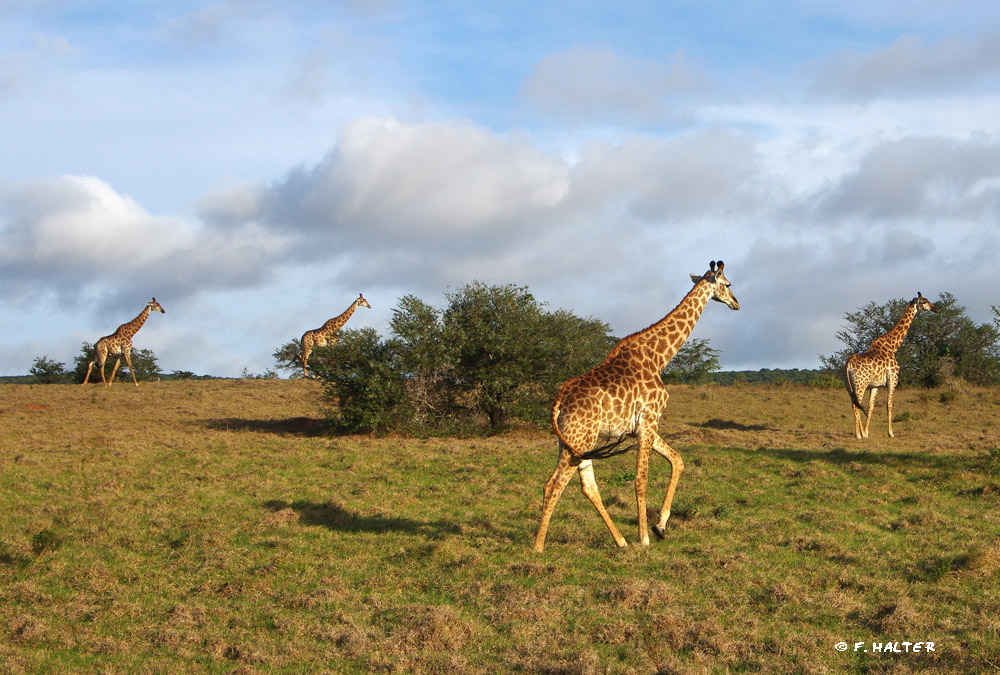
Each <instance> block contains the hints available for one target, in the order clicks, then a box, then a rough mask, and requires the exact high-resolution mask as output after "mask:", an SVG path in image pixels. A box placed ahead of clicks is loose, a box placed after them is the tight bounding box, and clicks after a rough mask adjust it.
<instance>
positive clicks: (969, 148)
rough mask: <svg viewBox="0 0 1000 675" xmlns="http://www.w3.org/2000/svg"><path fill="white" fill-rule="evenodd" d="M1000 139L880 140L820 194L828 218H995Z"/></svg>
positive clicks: (822, 210)
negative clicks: (846, 172)
mask: <svg viewBox="0 0 1000 675" xmlns="http://www.w3.org/2000/svg"><path fill="white" fill-rule="evenodd" d="M998 178H1000V142H998V141H997V140H995V139H990V138H974V139H971V140H956V139H950V138H926V137H910V138H904V139H900V140H897V141H891V142H886V143H882V144H879V145H876V146H875V147H873V148H872V149H871V150H869V151H868V152H867V153H866V155H865V156H864V157H862V158H861V159H860V160H859V162H858V165H857V169H855V170H854V171H852V172H850V173H848V174H847V175H845V176H844V177H843V178H842V179H841V180H840V181H839V182H838V183H837V184H836V185H834V186H832V187H831V188H830V189H829V191H828V192H827V193H826V194H824V195H820V201H819V213H821V214H822V215H823V216H824V217H834V218H841V217H850V216H862V217H866V218H875V219H888V220H898V219H904V218H918V219H921V220H926V219H935V218H943V217H962V218H974V219H980V218H988V219H992V218H995V216H996V213H997V207H998V205H1000V183H998V181H997V179H998Z"/></svg>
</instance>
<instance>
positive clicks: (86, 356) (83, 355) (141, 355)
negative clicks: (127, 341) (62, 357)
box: [73, 342, 160, 382]
mask: <svg viewBox="0 0 1000 675" xmlns="http://www.w3.org/2000/svg"><path fill="white" fill-rule="evenodd" d="M94 357H95V349H94V345H92V344H91V343H89V342H84V343H83V345H82V346H81V347H80V353H79V354H77V355H76V356H75V357H74V363H75V367H74V368H73V379H74V380H75V381H76V382H83V380H84V378H85V377H87V367H88V366H89V365H90V362H91V361H93V360H94ZM119 358H121V365H120V366H119V367H118V373H117V374H116V375H115V379H116V380H117V379H119V378H129V379H131V377H132V376H131V375H129V372H128V364H127V363H126V361H125V356H124V355H121V356H120V355H118V354H108V356H107V361H105V363H104V376H105V377H106V378H108V379H111V371H112V370H113V369H114V367H115V363H117V361H118V359H119ZM131 358H132V369H133V370H134V371H135V378H136V379H137V380H152V379H153V378H155V377H157V376H158V375H159V374H160V366H159V365H158V364H157V363H156V354H154V353H153V350H151V349H133V350H132V354H131ZM97 370H98V368H97V364H96V363H95V364H94V371H95V372H92V373H91V374H90V381H91V382H94V375H95V374H96V375H97V381H100V378H101V374H100V373H99V372H96V371H97Z"/></svg>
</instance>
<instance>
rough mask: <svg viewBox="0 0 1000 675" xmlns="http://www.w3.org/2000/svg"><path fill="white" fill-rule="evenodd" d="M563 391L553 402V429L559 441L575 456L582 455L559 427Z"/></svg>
mask: <svg viewBox="0 0 1000 675" xmlns="http://www.w3.org/2000/svg"><path fill="white" fill-rule="evenodd" d="M562 394H563V393H562V391H560V392H559V394H558V395H556V400H555V401H553V402H552V429H553V430H554V431H555V432H556V436H557V437H558V438H559V443H560V444H562V445H563V446H565V448H566V449H567V450H569V451H570V452H571V453H572V454H573V455H574V456H576V457H580V456H581V454H580V453H579V452H577V450H576V449H575V448H574V447H573V446H572V445H570V444H569V441H567V440H566V437H565V436H563V434H562V429H560V428H559V408H560V407H561V406H562Z"/></svg>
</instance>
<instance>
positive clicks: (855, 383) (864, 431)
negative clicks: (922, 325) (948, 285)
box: [844, 291, 938, 438]
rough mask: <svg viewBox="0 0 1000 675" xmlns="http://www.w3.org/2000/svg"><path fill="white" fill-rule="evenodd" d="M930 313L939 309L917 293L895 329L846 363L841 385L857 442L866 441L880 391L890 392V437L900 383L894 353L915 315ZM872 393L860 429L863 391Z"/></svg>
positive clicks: (887, 408) (887, 407)
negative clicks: (848, 399) (894, 396)
mask: <svg viewBox="0 0 1000 675" xmlns="http://www.w3.org/2000/svg"><path fill="white" fill-rule="evenodd" d="M922 310H930V311H932V312H937V311H938V308H937V307H935V306H934V305H933V304H931V301H930V300H928V299H927V298H925V297H924V296H922V295H921V294H920V291H917V297H915V298H913V300H910V303H909V304H908V305H907V306H906V311H905V312H903V316H902V317H901V318H900V319H899V321H898V322H897V323H896V325H895V326H893V327H892V330H890V331H889V332H888V333H886V334H885V335H883V336H881V337H878V338H875V341H874V342H872V344H871V346H870V347H869V348H868V349H867V350H865V351H864V352H862V353H861V354H854V355H853V356H851V358H849V359H847V366H846V368H845V373H844V375H845V377H844V381H845V382H846V384H847V393H848V394H850V395H851V407H852V408H853V409H854V435H855V436H856V437H857V438H868V425H869V424H870V423H871V421H872V410H873V409H874V408H875V394H877V393H878V388H879V387H887V388H888V389H889V391H888V394H887V396H886V402H885V405H886V411H887V412H888V415H889V437H890V438H891V437H892V435H893V434H892V394H893V392H894V391H895V390H896V385H897V384H898V383H899V364H898V363H897V362H896V352H897V351H898V350H899V348H900V346H901V345H902V344H903V339H904V338H906V334H907V333H908V332H909V330H910V324H912V323H913V318H914V317H915V316H916V315H917V312H919V311H922ZM867 389H871V392H872V393H871V396H870V397H869V398H868V412H867V413H866V416H865V425H864V427H862V426H861V411H862V410H864V406H863V405H862V404H861V402H862V401H863V400H864V398H865V391H866V390H867Z"/></svg>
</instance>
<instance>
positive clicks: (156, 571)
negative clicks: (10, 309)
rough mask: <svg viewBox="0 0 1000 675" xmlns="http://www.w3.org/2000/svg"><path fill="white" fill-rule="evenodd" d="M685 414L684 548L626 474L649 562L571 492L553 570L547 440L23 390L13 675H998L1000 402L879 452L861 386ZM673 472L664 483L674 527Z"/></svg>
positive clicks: (8, 556) (186, 390)
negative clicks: (643, 510)
mask: <svg viewBox="0 0 1000 675" xmlns="http://www.w3.org/2000/svg"><path fill="white" fill-rule="evenodd" d="M671 391H672V397H671V403H670V405H669V407H668V413H667V416H666V419H665V421H664V425H663V428H662V430H661V431H662V433H663V436H664V437H665V438H666V440H667V441H668V442H669V443H670V444H671V445H672V446H673V447H675V449H677V450H678V451H679V452H681V454H682V455H683V457H684V460H685V464H686V470H685V472H684V475H683V477H682V479H681V482H680V486H679V488H678V491H677V496H676V499H675V503H674V509H673V515H672V517H671V520H670V522H669V523H668V526H667V535H668V536H667V539H666V540H665V541H657V540H656V539H655V538H654V540H653V542H652V545H651V546H650V547H649V548H643V547H640V546H637V545H636V527H637V525H636V524H637V518H636V513H635V506H634V503H635V501H634V499H635V498H634V488H633V484H632V481H633V478H634V472H635V466H634V455H624V456H620V457H615V458H612V459H608V460H604V461H598V462H596V463H595V470H596V473H597V479H598V483H599V484H600V486H601V489H602V494H603V497H604V502H605V504H606V505H607V506H608V509H609V511H610V512H611V514H612V517H613V518H614V519H615V521H616V522H617V523H618V525H619V527H620V529H621V530H622V533H623V534H624V535H625V537H626V539H628V541H629V542H630V546H629V548H627V549H624V550H619V549H617V548H615V547H614V545H613V542H612V539H611V537H610V535H609V534H608V533H607V531H606V529H605V528H604V526H603V525H602V523H601V522H600V519H599V518H598V516H597V514H596V513H595V512H594V510H593V508H592V507H591V506H590V504H589V502H588V501H587V500H586V499H585V498H584V497H583V495H582V494H581V493H580V490H579V488H578V485H579V482H578V481H577V480H575V479H574V482H573V483H571V484H570V487H569V488H568V489H567V491H566V492H565V493H564V495H563V497H562V500H561V501H560V503H559V505H558V507H557V508H556V512H555V516H554V518H553V522H552V526H551V528H550V531H549V537H548V540H547V542H546V549H545V552H544V553H542V554H541V555H534V554H532V553H531V543H532V538H533V536H534V532H535V528H536V527H537V524H538V516H539V510H540V505H541V486H542V483H544V481H545V479H546V478H547V477H548V474H549V472H550V471H551V469H552V468H553V466H554V462H555V444H554V441H553V438H552V436H551V434H548V433H544V432H539V433H535V432H518V433H511V434H507V435H504V436H500V437H495V438H472V439H400V438H383V439H373V438H365V437H335V438H330V437H327V436H325V435H323V434H322V433H320V431H319V427H320V426H321V425H320V422H319V419H318V418H319V413H318V408H319V400H318V396H319V389H318V387H316V386H315V383H310V382H272V381H252V382H250V381H247V382H240V381H233V382H225V383H216V382H171V383H161V384H159V385H154V384H149V385H147V384H144V385H143V386H142V387H141V388H140V389H138V390H135V389H134V388H132V387H131V385H129V387H125V386H122V387H118V386H115V387H114V388H112V389H111V390H109V391H104V390H100V389H97V388H91V389H80V388H77V387H72V386H54V385H50V386H28V385H5V386H2V387H0V406H2V409H0V660H2V662H3V663H4V667H5V669H6V670H7V671H9V672H12V673H39V672H40V673H64V672H80V673H84V672H86V673H90V672H130V673H131V672H171V673H173V672H208V673H216V672H218V673H230V672H241V673H258V672H259V673H302V672H334V673H339V672H370V671H383V672H405V673H437V672H460V673H465V672H473V673H497V672H524V673H539V672H541V673H603V672H609V673H655V672H677V673H688V672H706V671H707V672H774V671H778V670H781V671H791V672H857V673H869V672H871V673H882V672H885V673H889V672H893V673H896V672H904V673H905V672H942V671H943V672H955V673H958V672H962V673H964V672H977V671H982V672H986V671H989V670H991V669H993V668H995V667H997V666H998V665H1000V537H998V535H1000V452H998V451H997V448H998V447H1000V434H998V432H997V429H996V426H995V423H994V421H993V411H995V406H996V404H997V403H998V402H1000V392H998V391H994V390H974V391H969V392H962V393H959V394H958V395H957V396H956V398H954V399H952V400H950V401H949V402H947V404H943V403H942V402H941V401H940V400H938V399H937V398H936V397H935V396H926V395H924V396H922V395H921V392H897V401H896V410H897V411H899V412H901V413H902V412H903V411H904V410H910V411H912V413H913V414H911V416H910V417H909V418H908V420H907V422H906V423H905V424H900V425H899V426H898V427H897V428H896V430H895V431H896V434H897V437H896V438H894V439H888V438H885V437H884V423H885V418H884V415H885V411H884V409H882V410H881V411H880V412H881V416H879V414H878V412H877V413H876V416H875V419H873V421H872V428H873V432H872V438H871V439H869V440H868V441H855V439H854V438H853V435H852V433H851V431H852V429H853V419H851V418H850V417H849V415H850V406H849V405H848V403H847V399H846V394H845V393H843V392H838V391H836V390H826V389H824V390H818V389H817V390H813V389H806V388H801V387H767V388H765V387H742V388H720V387H704V388H688V387H673V388H671ZM29 404H30V405H34V406H39V405H40V406H42V407H43V409H37V408H28V405H29ZM878 424H881V425H883V426H881V427H878V426H877V425H878ZM878 434H882V437H880V438H877V437H876V436H877V435H878ZM668 478H669V469H668V465H667V463H666V462H664V461H662V460H661V459H659V458H656V459H654V460H653V461H652V469H651V485H650V506H652V507H654V508H655V507H658V506H659V502H660V500H662V497H663V493H664V490H665V488H666V484H667V480H668ZM654 518H655V515H654ZM839 641H845V642H847V643H848V644H849V645H851V646H852V648H853V644H854V643H855V642H864V643H865V648H867V649H869V650H870V649H871V643H872V642H887V641H910V642H916V641H933V642H934V643H935V651H934V652H930V653H921V654H872V653H855V652H853V651H848V652H846V653H840V652H838V651H836V650H835V648H834V645H835V644H836V643H837V642H839Z"/></svg>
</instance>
